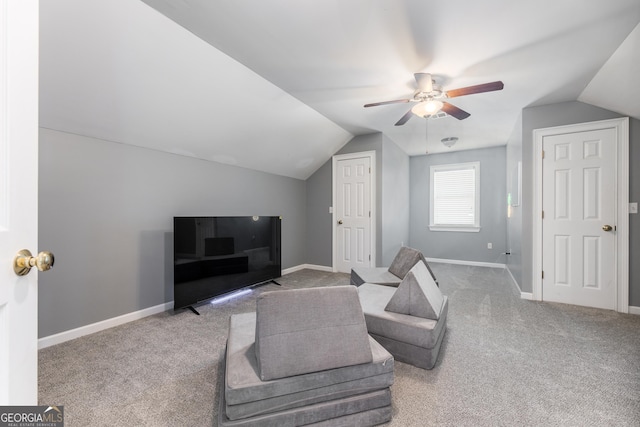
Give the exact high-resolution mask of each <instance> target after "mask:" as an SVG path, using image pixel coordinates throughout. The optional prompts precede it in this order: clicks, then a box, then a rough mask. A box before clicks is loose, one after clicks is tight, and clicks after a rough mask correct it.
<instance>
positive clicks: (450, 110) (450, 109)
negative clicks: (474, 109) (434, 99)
mask: <svg viewBox="0 0 640 427" xmlns="http://www.w3.org/2000/svg"><path fill="white" fill-rule="evenodd" d="M442 111H444V112H445V113H447V114H448V115H450V116H453V117H455V118H456V119H458V120H464V119H466V118H467V117H469V116H470V115H471V114H469V113H467V112H466V111H464V110H462V109H460V108H458V107H456V106H455V105H452V104H449V103H448V102H443V103H442Z"/></svg>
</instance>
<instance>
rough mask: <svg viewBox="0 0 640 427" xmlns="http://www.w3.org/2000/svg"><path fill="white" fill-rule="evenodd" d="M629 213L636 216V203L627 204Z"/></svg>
mask: <svg viewBox="0 0 640 427" xmlns="http://www.w3.org/2000/svg"><path fill="white" fill-rule="evenodd" d="M629 213H630V214H632V213H634V214H637V213H638V204H637V203H636V202H633V203H629Z"/></svg>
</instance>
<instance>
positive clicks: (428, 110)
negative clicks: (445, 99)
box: [411, 99, 444, 117]
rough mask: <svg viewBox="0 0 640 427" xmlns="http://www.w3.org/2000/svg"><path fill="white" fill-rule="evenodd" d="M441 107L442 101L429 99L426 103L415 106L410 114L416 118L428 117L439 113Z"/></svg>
mask: <svg viewBox="0 0 640 427" xmlns="http://www.w3.org/2000/svg"><path fill="white" fill-rule="evenodd" d="M443 105H444V104H443V103H442V101H438V100H437V99H430V100H428V101H424V102H420V103H419V104H416V105H415V106H414V107H413V108H412V109H411V112H412V113H413V114H415V115H416V116H418V117H428V116H430V115H432V114H435V113H437V112H438V111H440V109H442V106H443Z"/></svg>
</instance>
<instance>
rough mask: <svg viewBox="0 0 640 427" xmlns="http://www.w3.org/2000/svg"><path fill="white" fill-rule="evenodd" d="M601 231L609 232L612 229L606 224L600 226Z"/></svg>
mask: <svg viewBox="0 0 640 427" xmlns="http://www.w3.org/2000/svg"><path fill="white" fill-rule="evenodd" d="M602 229H603V230H604V231H611V230H613V227H612V226H610V225H608V224H607V225H603V226H602Z"/></svg>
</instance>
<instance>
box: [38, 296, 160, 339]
mask: <svg viewBox="0 0 640 427" xmlns="http://www.w3.org/2000/svg"><path fill="white" fill-rule="evenodd" d="M171 309H173V301H171V302H167V303H164V304H159V305H156V306H154V307H149V308H145V309H143V310H139V311H134V312H132V313H127V314H123V315H122V316H118V317H113V318H111V319H106V320H102V321H100V322H96V323H92V324H90V325H86V326H81V327H79V328H75V329H71V330H68V331H64V332H60V333H58V334H54V335H49V336H48V337H43V338H40V339H38V349H42V348H47V347H50V346H52V345H56V344H60V343H63V342H65V341H70V340H72V339H75V338H80V337H83V336H85V335H89V334H93V333H95V332H100V331H104V330H105V329H109V328H113V327H114V326H119V325H123V324H125V323H128V322H132V321H134V320H138V319H142V318H144V317H147V316H151V315H153V314H157V313H162V312H163V311H168V310H171Z"/></svg>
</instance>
